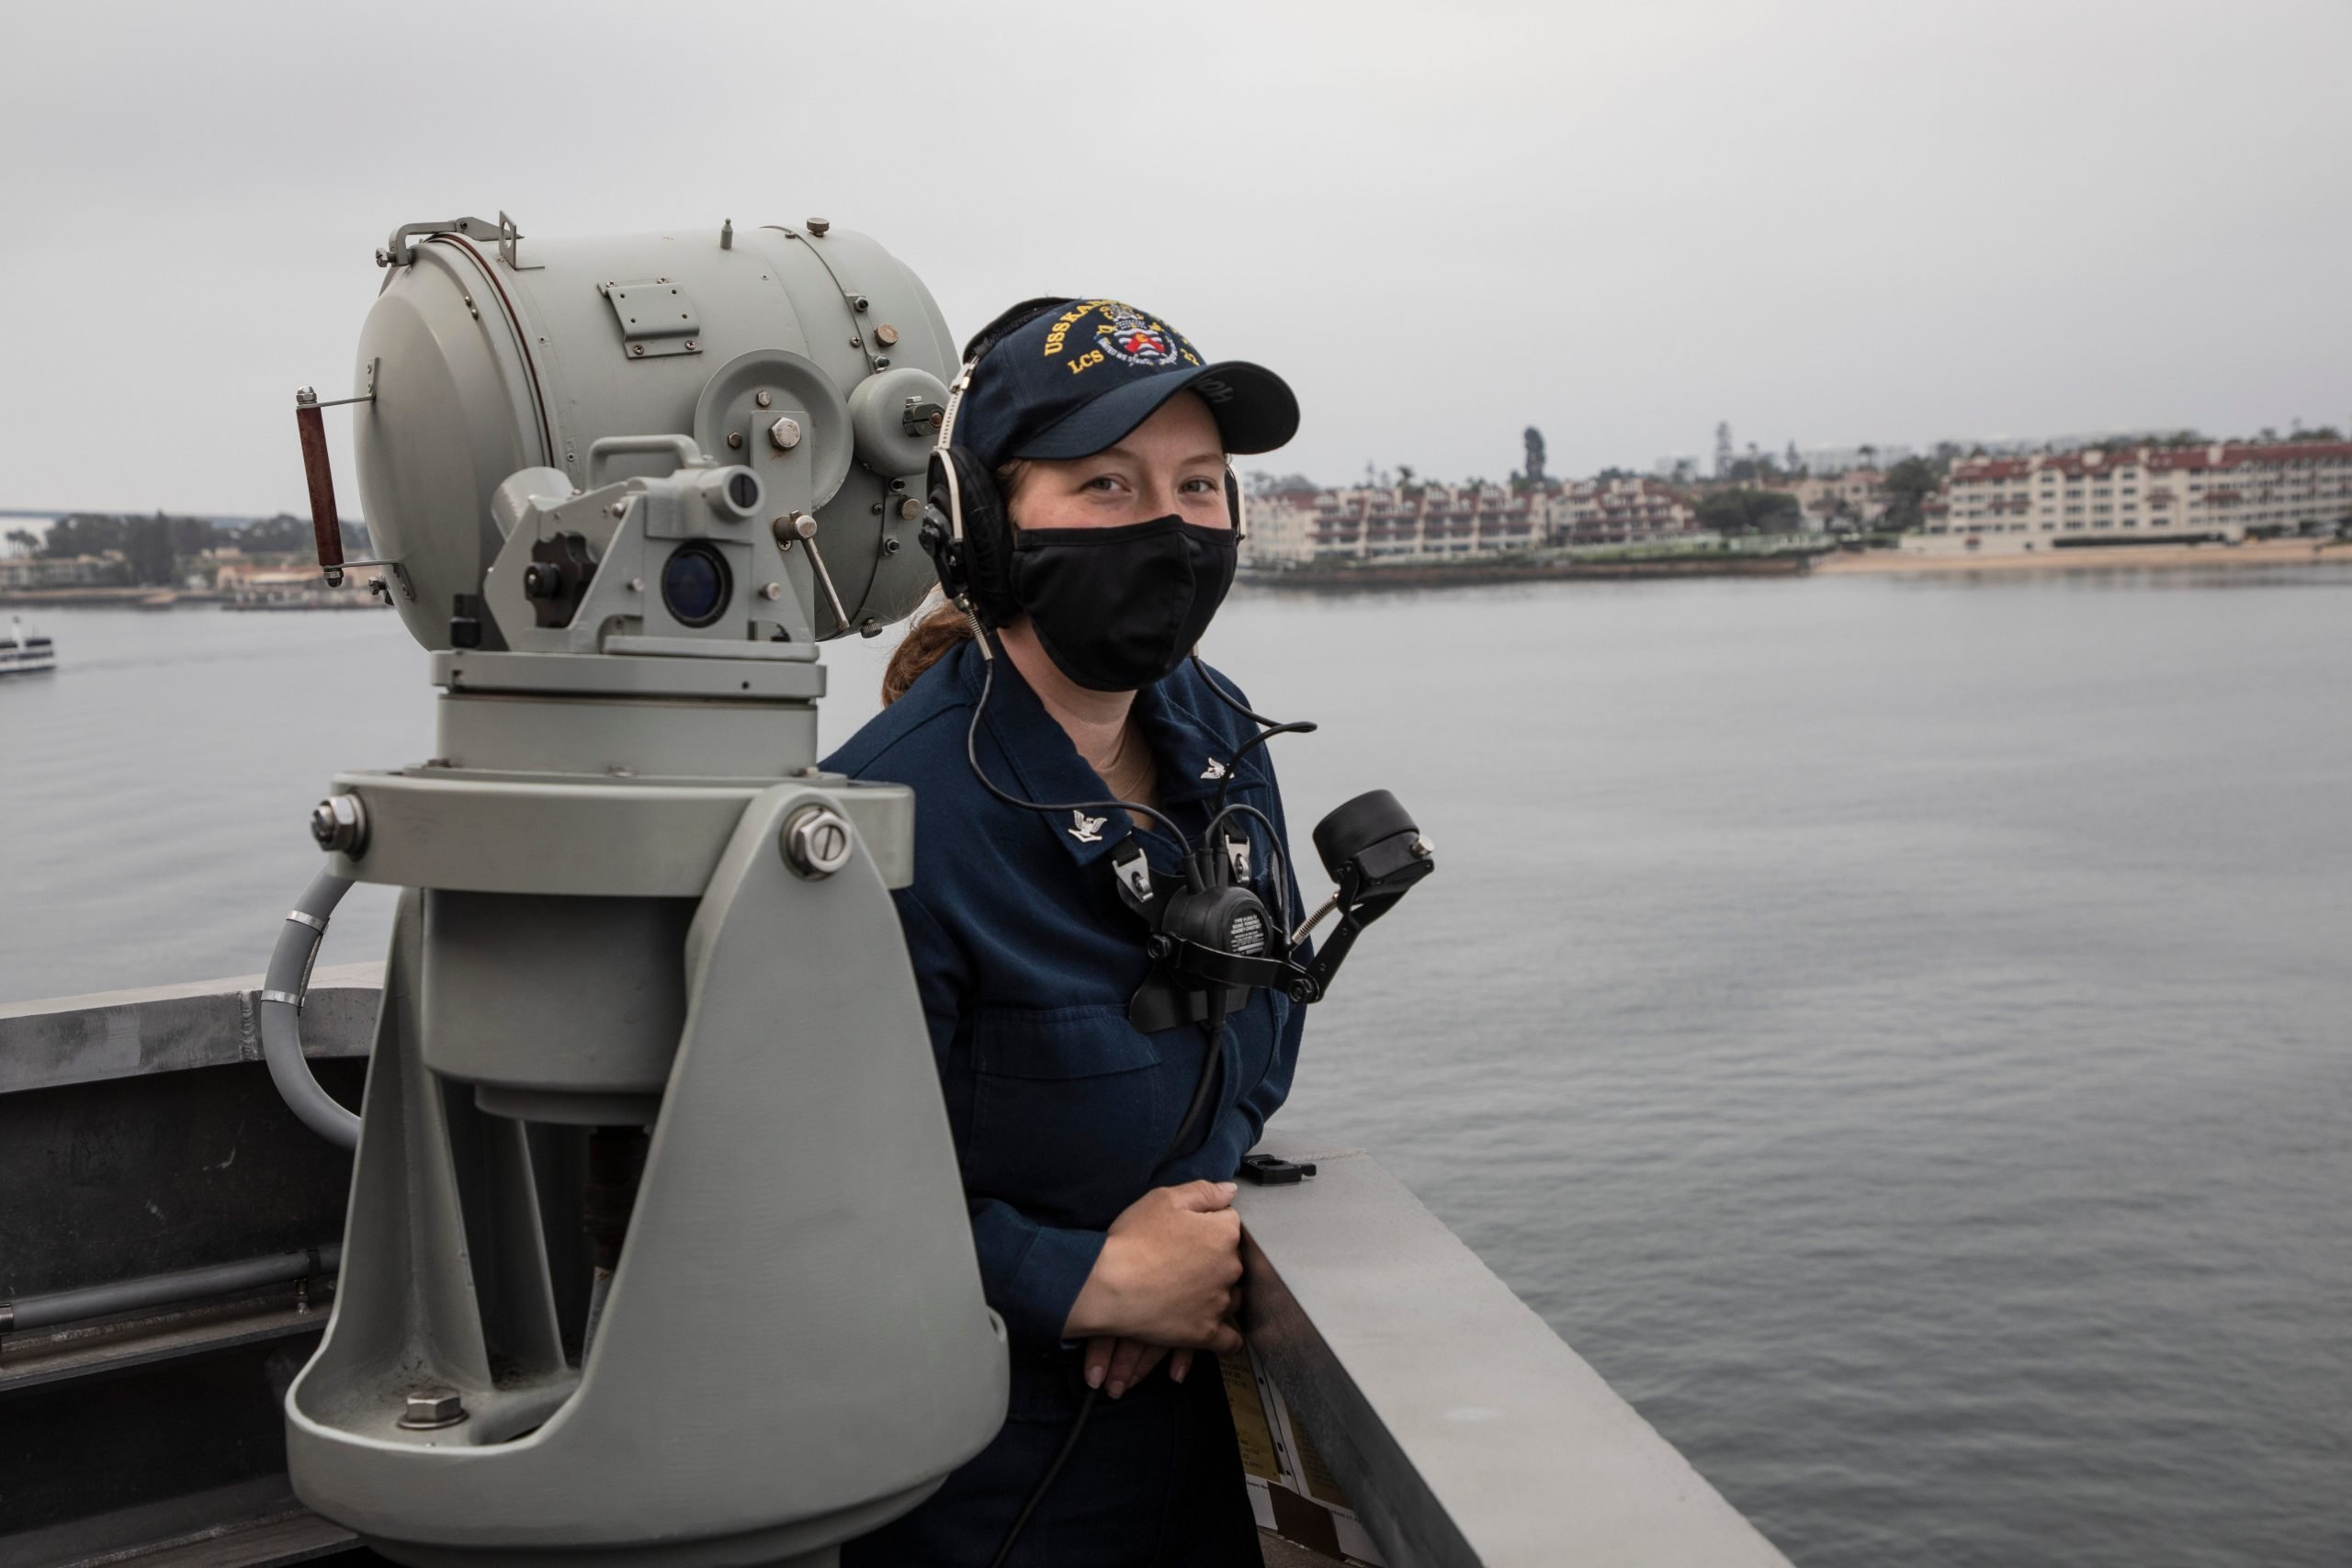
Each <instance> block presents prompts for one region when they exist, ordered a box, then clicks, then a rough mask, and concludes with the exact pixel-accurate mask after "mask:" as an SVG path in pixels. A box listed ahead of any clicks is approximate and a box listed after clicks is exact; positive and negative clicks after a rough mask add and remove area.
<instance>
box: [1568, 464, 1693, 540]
mask: <svg viewBox="0 0 2352 1568" xmlns="http://www.w3.org/2000/svg"><path fill="white" fill-rule="evenodd" d="M1551 502H1552V504H1551V527H1550V530H1549V533H1548V538H1549V540H1550V542H1551V543H1553V544H1555V545H1641V544H1649V543H1651V542H1653V541H1656V540H1659V539H1671V538H1677V537H1679V536H1684V535H1689V534H1696V533H1698V532H1699V515H1698V513H1696V512H1694V511H1692V510H1691V500H1690V497H1689V496H1687V495H1685V494H1684V493H1683V492H1682V491H1679V490H1676V489H1675V488H1674V487H1673V486H1671V485H1667V484H1661V483H1659V482H1658V481H1657V479H1580V480H1578V481H1577V483H1575V484H1572V485H1569V486H1567V487H1566V488H1565V489H1563V490H1561V491H1558V492H1556V493H1555V494H1554V495H1553V496H1552V498H1551Z"/></svg>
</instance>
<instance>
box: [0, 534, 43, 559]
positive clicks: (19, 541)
mask: <svg viewBox="0 0 2352 1568" xmlns="http://www.w3.org/2000/svg"><path fill="white" fill-rule="evenodd" d="M8 542H9V543H10V544H12V545H14V546H16V547H17V554H19V555H30V554H32V553H33V552H34V551H35V550H37V549H39V548H40V535H38V534H35V533H34V532H33V531H32V530H31V529H30V528H11V529H9V530H8Z"/></svg>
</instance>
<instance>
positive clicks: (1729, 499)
mask: <svg viewBox="0 0 2352 1568" xmlns="http://www.w3.org/2000/svg"><path fill="white" fill-rule="evenodd" d="M1697 511H1698V513H1699V521H1700V523H1701V524H1702V525H1703V526H1705V527H1708V528H1712V529H1713V530H1714V531H1715V532H1716V533H1718V534H1722V535H1724V536H1731V535H1734V534H1793V533H1796V532H1797V531H1798V530H1799V529H1801V528H1802V527H1804V513H1801V512H1800V511H1798V509H1797V498H1796V497H1795V496H1793V495H1791V494H1790V493H1789V492H1788V491H1784V490H1749V489H1746V488H1744V487H1739V486H1735V487H1734V488H1732V489H1730V490H1719V491H1712V492H1710V493H1708V494H1706V495H1702V496H1701V497H1700V498H1699V503H1698V507H1697Z"/></svg>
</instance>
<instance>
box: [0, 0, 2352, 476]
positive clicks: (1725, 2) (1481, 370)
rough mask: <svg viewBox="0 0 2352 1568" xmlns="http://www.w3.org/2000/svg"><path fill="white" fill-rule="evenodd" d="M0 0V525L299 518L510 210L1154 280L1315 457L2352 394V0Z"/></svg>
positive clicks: (1780, 438) (2178, 410) (2241, 428)
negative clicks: (325, 401) (472, 256)
mask: <svg viewBox="0 0 2352 1568" xmlns="http://www.w3.org/2000/svg"><path fill="white" fill-rule="evenodd" d="M8 15H9V29H8V30H9V45H10V47H9V53H10V56H11V63H12V65H13V66H14V69H12V70H10V71H9V72H8V73H6V82H5V84H0V190H4V191H5V195H6V211H7V213H8V214H9V219H10V221H9V222H8V224H7V227H6V232H5V234H0V310H6V312H7V316H8V327H7V332H6V343H5V348H0V509H5V508H41V507H58V508H69V507H70V508H89V509H95V510H125V511H128V510H151V509H154V508H159V507H160V508H165V509H169V510H174V511H187V512H197V513H266V512H273V511H277V510H281V509H283V510H290V511H300V510H301V509H302V507H303V504H304V503H303V486H302V474H301V467H300V460H299V456H298V452H297V448H296V446H295V441H294V434H293V432H292V430H291V428H290V425H291V421H290V420H289V419H288V408H289V404H290V395H291V393H292V390H293V389H294V388H295V387H297V386H300V385H304V384H308V383H315V384H317V385H319V386H320V387H321V388H322V389H330V388H334V387H336V386H338V385H339V384H340V382H341V381H342V380H343V379H344V378H345V377H347V375H348V367H349V365H350V363H351V357H352V349H353V344H354V343H355V341H356V336H357V333H358V330H359V325H360V321H361V320H362V318H363V317H364V315H365V314H366V311H367V310H368V304H369V302H370V301H371V299H373V297H374V293H375V290H376V288H377V285H378V282H379V273H378V271H377V269H376V267H375V265H374V263H373V260H372V254H373V252H374V250H375V248H376V247H377V246H378V245H379V244H381V243H383V240H384V236H385V235H386V234H387V233H388V232H390V230H391V229H392V228H393V227H394V226H395V225H397V224H399V223H401V222H403V221H407V220H419V219H432V218H444V217H449V216H454V215H457V214H461V213H463V214H479V215H481V216H484V217H494V216H495V215H496V214H497V213H498V211H499V210H501V209H504V210H506V211H508V212H511V213H513V214H514V215H515V218H516V220H518V222H519V223H520V224H521V226H522V228H523V229H524V231H526V233H532V232H537V233H540V234H547V235H553V234H563V233H580V234H594V233H605V232H628V231H644V230H650V229H657V228H664V227H671V226H696V225H707V226H710V227H713V228H715V227H716V226H717V225H718V223H719V221H720V220H722V219H732V220H734V222H735V223H736V224H737V225H738V226H739V227H740V226H743V225H747V224H757V223H766V222H778V221H797V220H801V219H804V218H806V217H809V216H811V215H822V216H824V217H827V218H829V219H831V220H832V222H833V223H834V224H836V225H837V226H838V227H841V228H848V229H857V230H862V231H865V232H867V233H870V234H872V235H874V236H876V238H877V239H879V240H880V241H881V242H882V243H885V244H886V245H888V247H889V248H890V249H891V250H892V251H894V252H895V253H896V254H898V255H899V257H900V258H901V259H903V260H905V261H906V262H907V263H908V264H909V265H911V266H912V267H913V268H914V270H915V271H916V272H917V273H918V274H919V275H920V276H922V278H923V279H924V280H925V281H926V283H927V284H928V285H929V286H930V288H931V289H932V291H933V294H934V295H935V296H936V297H937V299H938V300H939V302H940V305H941V307H942V309H943V310H944V312H945V314H946V317H947V320H948V323H949V325H950V326H951V328H953V329H954V330H955V331H956V333H957V334H958V335H959V336H960V335H961V334H963V333H967V332H969V331H970V330H971V329H972V328H973V327H975V326H977V325H978V324H979V323H980V322H981V321H985V320H987V319H988V318H989V316H991V315H993V314H994V313H995V312H996V311H997V310H999V309H1000V308H1001V307H1002V306H1004V305H1005V304H1008V303H1010V302H1011V301H1012V300H1014V299H1022V298H1025V297H1027V296H1030V295H1034V294H1039V293H1070V294H1079V295H1092V294H1109V295H1114V296H1117V297H1120V298H1124V299H1131V300H1134V301H1136V302H1137V303H1139V304H1141V305H1143V306H1144V307H1145V308H1146V309H1148V310H1152V311H1155V312H1157V313H1159V314H1160V315H1161V316H1163V317H1165V318H1166V319H1167V320H1168V321H1170V322H1171V323H1172V324H1174V325H1175V326H1177V327H1178V328H1179V329H1180V330H1182V332H1184V333H1186V334H1187V335H1188V336H1190V337H1191V338H1193V340H1194V341H1195V342H1196V343H1198V344H1201V345H1202V346H1203V347H1204V350H1205V351H1206V352H1208V353H1209V354H1211V355H1215V356H1218V357H1235V358H1250V359H1256V360H1258V361H1261V363H1264V364H1266V365H1269V366H1271V367H1273V368H1275V369H1276V370H1278V371H1280V372H1281V373H1282V374H1283V376H1284V377H1285V378H1288V379H1289V380H1290V381H1291V383H1292V385H1293V386H1294V387H1295V389H1297V392H1298V394H1299V398H1300V401H1301V403H1302V405H1303V408H1304V411H1305V418H1304V421H1303V423H1302V424H1301V426H1300V429H1299V434H1298V436H1297V438H1296V440H1295V442H1294V443H1293V444H1292V446H1290V447H1289V448H1287V449H1285V450H1284V451H1283V452H1281V453H1278V454H1275V455H1273V456H1272V457H1268V458H1266V459H1263V460H1262V462H1263V466H1265V467H1267V468H1276V469H1279V470H1283V471H1296V472H1302V473H1305V474H1306V475H1308V476H1310V477H1311V478H1313V479H1317V480H1319V481H1322V482H1326V483H1339V482H1344V481H1347V480H1349V479H1355V478H1359V477H1361V476H1362V475H1363V472H1364V469H1365V466H1366V464H1367V463H1371V464H1374V465H1376V466H1378V467H1380V468H1391V467H1393V466H1395V465H1398V464H1410V465H1412V466H1413V467H1414V468H1416V469H1417V470H1419V471H1420V472H1421V473H1423V474H1426V475H1430V476H1433V477H1436V478H1441V479H1463V478H1467V477H1472V476H1483V477H1486V478H1489V479H1500V478H1502V477H1503V476H1504V475H1505V474H1507V473H1508V472H1509V471H1510V469H1511V468H1514V467H1516V466H1517V464H1518V463H1519V461H1520V454H1521V446H1520V433H1521V429H1522V428H1523V427H1525V426H1527V425H1529V424H1533V425H1536V426H1539V427H1540V428H1541V429H1542V430H1543V431H1544V435H1545V437H1546V439H1547V442H1548V444H1549V447H1550V453H1551V464H1550V467H1551V469H1552V471H1553V472H1554V473H1555V474H1556V473H1589V472H1592V471H1594V470H1596V469H1598V468H1602V467H1604V466H1611V465H1615V466H1623V467H1628V468H1647V467H1648V466H1649V465H1650V463H1651V462H1652V461H1653V460H1655V459H1656V458H1657V457H1661V456H1664V455H1668V454H1675V453H1689V454H1694V455H1704V454H1707V453H1709V452H1711V450H1712V446H1713V430H1714V426H1715V423H1716V422H1717V421H1718V420H1727V421H1729V422H1730V423H1731V425H1732V427H1733V431H1734V433H1735V435H1736V439H1737V441H1738V442H1739V444H1740V445H1741V446H1746V445H1747V443H1748V442H1749V441H1755V442H1758V443H1760V444H1761V445H1762V446H1764V447H1765V448H1766V449H1767V450H1769V451H1774V452H1777V451H1779V450H1781V448H1782V447H1783V446H1785V445H1786V444H1787V443H1789V442H1791V441H1794V442H1795V443H1796V444H1797V445H1798V446H1800V447H1817V446H1854V445H1859V444H1860V443H1863V442H1871V443H1875V444H1877V445H1880V446H1889V445H1896V444H1907V445H1914V446H1917V445H1924V444H1926V443H1929V442H1933V441H1935V440H1937V439H1939V438H1945V437H1952V438H1962V439H1968V438H1987V439H1989V438H1997V437H2036V436H2041V435H2047V434H2058V433H2072V432H2083V431H2098V430H2115V429H2143V428H2153V427H2165V428H2172V427H2178V426H2184V425H2186V426H2195V427H2198V428H2200V429H2203V430H2206V431H2208V432H2211V433H2250V432H2252V431H2254V430H2256V429H2257V428H2259V427H2261V426H2265V425H2271V426H2276V427H2278V428H2280V429H2285V428H2287V427H2288V425H2289V424H2290V421H2293V420H2297V419H2300V420H2301V421H2303V422H2304V423H2309V424H2321V423H2332V424H2336V425H2339V426H2341V425H2344V424H2346V423H2352V290H2347V280H2352V265H2348V264H2352V201H2346V199H2345V197H2346V184H2345V182H2346V164H2345V158H2346V148H2347V147H2352V93H2346V91H2345V90H2344V87H2343V83H2342V72H2343V66H2344V62H2346V60H2352V6H2347V5H2346V4H2345V3H2344V0H2236V3H2232V4H2219V3H2215V4H2199V5H2191V4H2181V3H2177V0H2135V3H2131V4H2110V3H2106V0H2086V3H2073V0H2032V3H2029V4H2012V3H2009V0H1994V3H1985V4H1971V5H1965V6H1962V5H1938V4H1923V3H1917V0H1913V3H1906V4H1900V5H1895V4H1887V3H1885V0H1870V3H1845V0H1819V3H1780V0H1747V3H1730V0H1640V3H1638V4H1631V3H1629V4H1615V5H1580V4H1555V5H1545V6H1499V5H1487V4H1481V3H1476V0H1450V3H1447V4H1443V5H1428V6H1412V5H1387V4H1378V3H1370V0H1351V3H1348V4H1282V3H1278V0H1259V3H1255V4H1248V5H1225V4H1218V3H1214V0H1194V3H1191V4H1185V5H1181V6H1150V5H1122V6H1101V5H1043V4H1039V5H1003V4H974V3H971V0H966V3H963V4H957V5H931V4H927V3H917V0H892V3H891V4H888V5H879V4H871V3H867V4H837V5H832V6H805V5H792V4H763V5H748V4H685V3H680V0H664V3H663V4H662V5H658V6H648V5H644V4H641V3H639V4H632V5H626V6H622V5H606V4H600V3H595V0H574V3H570V4H564V5H560V6H559V5H553V4H537V3H512V4H497V3H492V0H473V3H470V4H459V5H444V4H438V3H433V4H402V3H399V0H391V3H379V4H375V5H371V6H336V5H328V4H322V3H321V0H304V3H302V4H300V5H280V4H267V5H247V4H232V3H223V0H211V3H208V4H205V5H202V6H188V5H169V6H164V5H156V6H137V5H122V4H107V3H105V0H75V3H73V4H54V3H50V0H11V4H10V6H9V10H8ZM329 417H330V420H331V421H333V420H334V417H335V416H334V415H332V414H331V415H330V416H329ZM337 441H338V444H344V442H345V437H343V436H342V435H341V434H338V436H337ZM343 451H344V453H345V464H346V465H347V462H348V446H347V445H343ZM345 475H346V477H345V483H344V488H345V493H346V506H347V507H350V501H349V499H348V498H349V497H350V496H352V495H354V494H356V485H355V484H354V483H353V482H352V481H351V479H349V477H348V468H347V466H346V467H345ZM352 509H353V510H356V508H352Z"/></svg>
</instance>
